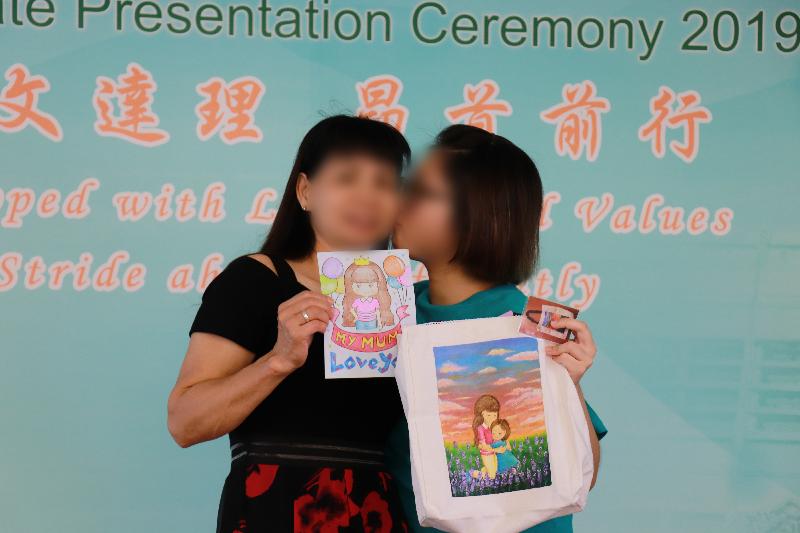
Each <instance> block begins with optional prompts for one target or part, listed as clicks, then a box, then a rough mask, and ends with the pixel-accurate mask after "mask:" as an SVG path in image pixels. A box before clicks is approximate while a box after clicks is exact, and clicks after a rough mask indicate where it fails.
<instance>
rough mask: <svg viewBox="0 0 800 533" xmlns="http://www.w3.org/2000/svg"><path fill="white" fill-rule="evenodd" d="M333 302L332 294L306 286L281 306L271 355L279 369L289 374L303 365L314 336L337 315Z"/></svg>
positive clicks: (322, 330)
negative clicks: (310, 289)
mask: <svg viewBox="0 0 800 533" xmlns="http://www.w3.org/2000/svg"><path fill="white" fill-rule="evenodd" d="M332 303H333V300H332V299H331V298H330V297H329V296H324V295H322V294H319V293H316V292H312V291H308V290H306V291H303V292H301V293H299V294H296V295H295V296H292V297H291V298H289V299H288V300H286V301H285V302H283V303H281V304H280V305H279V306H278V339H277V340H276V341H275V346H274V347H273V348H272V355H271V357H270V358H269V359H270V362H271V363H272V364H273V365H275V366H276V368H277V369H278V370H279V371H282V372H285V373H286V374H289V373H291V372H294V371H295V370H297V369H298V368H300V367H301V366H303V364H304V363H305V362H306V358H308V348H309V346H310V345H311V339H312V337H313V336H314V334H315V333H322V332H324V331H325V328H326V327H328V321H330V320H332V319H333V317H334V311H333V307H332V306H331V305H332ZM303 312H305V313H306V314H307V315H308V318H309V320H308V321H306V319H305V317H304V316H303Z"/></svg>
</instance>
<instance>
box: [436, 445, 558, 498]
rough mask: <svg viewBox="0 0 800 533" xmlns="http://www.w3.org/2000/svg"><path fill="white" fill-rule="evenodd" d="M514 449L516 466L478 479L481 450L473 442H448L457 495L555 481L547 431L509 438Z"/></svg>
mask: <svg viewBox="0 0 800 533" xmlns="http://www.w3.org/2000/svg"><path fill="white" fill-rule="evenodd" d="M508 445H509V447H510V450H511V452H512V453H513V454H514V456H515V457H516V458H517V459H518V460H519V464H518V465H517V467H516V468H514V469H512V470H508V471H506V472H503V473H498V474H497V475H496V476H495V478H494V479H489V477H488V476H486V475H483V476H480V477H478V478H477V479H476V478H475V477H474V476H473V471H475V470H480V468H481V466H482V463H481V458H480V452H479V450H478V448H477V447H476V446H475V445H473V444H464V445H459V444H457V443H455V442H453V443H450V444H447V445H445V453H446V455H447V465H448V471H449V474H450V491H451V493H452V495H453V496H456V497H459V496H481V495H484V494H499V493H503V492H512V491H515V490H525V489H533V488H537V487H546V486H548V485H550V484H551V480H550V461H549V453H548V451H547V436H546V435H545V434H541V435H536V436H530V437H526V438H522V439H512V440H509V441H508Z"/></svg>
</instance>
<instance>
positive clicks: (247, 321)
mask: <svg viewBox="0 0 800 533" xmlns="http://www.w3.org/2000/svg"><path fill="white" fill-rule="evenodd" d="M270 258H271V259H272V262H273V264H274V265H275V269H276V270H277V272H278V274H277V275H276V274H275V273H274V272H273V271H272V270H270V269H269V267H267V266H266V265H264V264H262V263H261V262H259V261H258V260H257V259H254V258H252V257H248V256H247V255H243V256H240V257H237V258H236V259H234V260H233V261H231V262H230V263H229V264H228V266H226V267H225V269H224V270H223V271H222V272H220V274H219V275H217V277H215V278H214V279H213V280H212V281H211V283H209V285H208V287H207V288H206V290H205V292H204V293H203V299H202V303H201V305H200V308H199V309H198V311H197V315H196V316H195V319H194V322H193V323H192V326H191V328H190V330H189V335H191V334H192V333H194V332H195V331H202V332H206V333H213V334H216V335H220V336H222V337H225V338H227V339H230V340H232V341H233V342H235V343H237V344H239V345H240V346H242V347H244V348H245V349H247V350H249V351H251V352H253V353H254V354H255V357H256V358H260V357H262V356H263V355H265V354H266V353H267V352H269V351H270V350H271V349H272V347H273V345H274V344H275V341H276V339H277V332H278V327H277V310H278V305H279V304H280V303H281V302H283V301H285V300H288V299H289V298H291V297H292V296H294V295H295V294H298V293H299V292H302V291H304V290H308V289H307V288H306V287H305V286H304V285H302V284H301V283H300V282H299V281H297V278H296V277H295V275H294V271H293V270H292V269H291V267H290V266H289V265H288V263H286V261H284V260H283V259H281V258H277V257H270ZM322 351H323V335H322V334H321V333H316V334H315V335H314V338H313V340H312V342H311V345H310V348H309V353H308V359H307V360H306V362H305V364H304V365H303V366H302V367H300V368H299V369H297V370H296V371H294V372H293V373H291V374H290V375H289V376H287V377H286V378H285V379H284V380H283V381H282V382H281V383H280V384H279V385H278V386H277V387H276V388H275V390H273V391H272V393H271V394H270V395H269V396H267V397H266V399H264V401H263V402H261V404H259V405H258V407H256V409H255V410H254V411H253V412H252V413H251V414H250V415H249V416H248V417H247V418H246V419H245V420H244V421H243V422H242V423H241V424H240V425H239V426H238V427H237V428H236V429H234V430H233V431H231V433H230V435H229V437H230V442H231V446H234V445H236V444H237V443H247V442H254V441H268V442H285V443H287V444H303V443H309V444H325V443H328V444H333V445H337V446H343V445H351V446H355V447H359V448H365V447H366V448H369V449H376V450H383V448H384V445H385V443H386V440H387V438H388V435H389V432H390V430H391V428H392V426H393V424H394V423H396V422H397V420H398V418H399V417H400V416H401V415H402V412H403V410H402V404H401V402H400V396H399V393H398V391H397V384H396V382H395V380H394V378H391V377H389V378H364V379H325V368H324V366H323V364H324V363H323V352H322Z"/></svg>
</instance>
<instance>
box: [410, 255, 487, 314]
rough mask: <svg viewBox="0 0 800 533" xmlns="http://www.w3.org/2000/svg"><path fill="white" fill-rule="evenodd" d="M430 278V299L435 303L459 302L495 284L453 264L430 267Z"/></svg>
mask: <svg viewBox="0 0 800 533" xmlns="http://www.w3.org/2000/svg"><path fill="white" fill-rule="evenodd" d="M426 267H427V265H426ZM428 279H429V280H430V286H429V287H428V293H429V295H430V298H429V299H430V302H431V303H432V304H433V305H452V304H457V303H460V302H463V301H464V300H466V299H467V298H469V297H470V296H472V295H474V294H476V293H479V292H481V291H485V290H486V289H489V288H491V287H492V286H493V284H492V283H489V282H486V281H482V280H479V279H477V278H475V277H473V276H470V275H469V274H467V273H466V272H464V269H463V268H461V267H460V266H458V265H453V264H445V265H432V266H430V267H428Z"/></svg>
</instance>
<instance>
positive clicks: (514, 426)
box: [433, 336, 551, 496]
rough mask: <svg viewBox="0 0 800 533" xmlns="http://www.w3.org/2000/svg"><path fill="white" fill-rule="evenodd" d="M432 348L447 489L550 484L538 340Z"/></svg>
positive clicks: (472, 492)
mask: <svg viewBox="0 0 800 533" xmlns="http://www.w3.org/2000/svg"><path fill="white" fill-rule="evenodd" d="M433 353H434V358H435V362H436V374H437V375H436V377H437V382H436V385H437V389H438V396H439V421H440V424H441V428H442V437H443V444H444V453H445V458H446V460H447V468H448V473H449V476H450V490H451V494H452V495H453V496H477V495H483V494H497V493H501V492H511V491H517V490H526V489H532V488H537V487H544V486H548V485H550V484H551V473H550V461H549V452H548V449H547V430H546V426H545V419H544V404H543V403H542V388H541V371H540V368H539V352H538V342H537V339H536V338H533V337H525V336H520V337H513V338H505V339H497V340H491V341H483V342H476V343H470V344H457V345H451V346H437V347H434V350H433Z"/></svg>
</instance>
